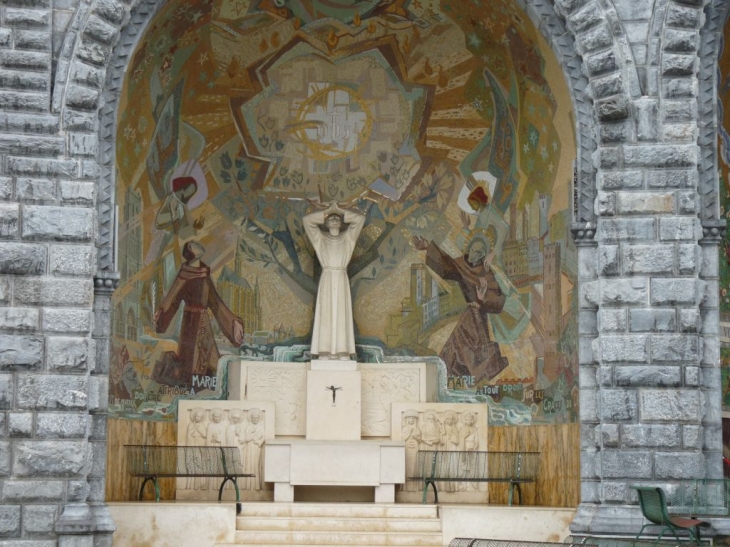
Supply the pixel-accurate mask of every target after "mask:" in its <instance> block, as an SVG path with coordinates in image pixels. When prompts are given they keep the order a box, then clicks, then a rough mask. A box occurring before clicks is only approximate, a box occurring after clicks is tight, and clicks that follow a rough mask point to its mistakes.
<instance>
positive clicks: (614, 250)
mask: <svg viewBox="0 0 730 547" xmlns="http://www.w3.org/2000/svg"><path fill="white" fill-rule="evenodd" d="M596 260H597V261H598V264H597V268H596V269H597V273H598V275H602V276H610V275H618V274H619V246H618V245H601V246H600V247H599V248H598V249H597V250H596Z"/></svg>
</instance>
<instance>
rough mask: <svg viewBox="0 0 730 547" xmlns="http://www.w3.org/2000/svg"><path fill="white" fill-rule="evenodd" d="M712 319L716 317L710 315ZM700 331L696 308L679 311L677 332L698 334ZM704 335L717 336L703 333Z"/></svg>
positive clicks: (698, 314) (698, 312)
mask: <svg viewBox="0 0 730 547" xmlns="http://www.w3.org/2000/svg"><path fill="white" fill-rule="evenodd" d="M712 315H713V316H714V317H717V315H715V314H712ZM699 330H700V311H699V310H698V309H696V308H689V309H683V310H679V331H680V332H687V333H689V332H698V331H699ZM704 334H717V332H714V333H704Z"/></svg>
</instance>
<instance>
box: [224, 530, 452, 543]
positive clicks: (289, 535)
mask: <svg viewBox="0 0 730 547" xmlns="http://www.w3.org/2000/svg"><path fill="white" fill-rule="evenodd" d="M441 541H442V534H441V532H424V533H421V534H418V533H407V532H349V533H348V532H329V531H323V532H265V531H253V532H252V531H245V532H236V535H235V542H236V545H256V546H260V545H327V546H331V545H348V546H350V547H352V546H369V545H390V546H399V547H404V546H409V547H413V546H418V547H426V546H431V545H441Z"/></svg>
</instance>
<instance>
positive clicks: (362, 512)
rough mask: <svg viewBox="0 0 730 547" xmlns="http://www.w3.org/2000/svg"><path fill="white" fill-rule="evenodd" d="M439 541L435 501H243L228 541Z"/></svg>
mask: <svg viewBox="0 0 730 547" xmlns="http://www.w3.org/2000/svg"><path fill="white" fill-rule="evenodd" d="M234 545H235V546H243V545H249V546H256V547H271V546H282V545H287V546H290V547H298V546H305V545H307V546H312V545H326V546H328V547H339V546H348V547H353V546H369V545H397V546H400V547H441V545H442V534H441V520H440V518H439V516H438V508H437V507H436V506H435V505H405V504H373V503H368V504H358V503H340V504H336V503H244V504H243V511H242V512H241V514H240V515H239V516H238V518H237V521H236V537H235V543H218V544H216V547H232V546H234Z"/></svg>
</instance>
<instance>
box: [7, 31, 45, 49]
mask: <svg viewBox="0 0 730 547" xmlns="http://www.w3.org/2000/svg"><path fill="white" fill-rule="evenodd" d="M15 47H16V48H17V49H29V50H35V51H48V50H50V49H51V43H50V41H49V40H48V31H37V30H16V31H15Z"/></svg>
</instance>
